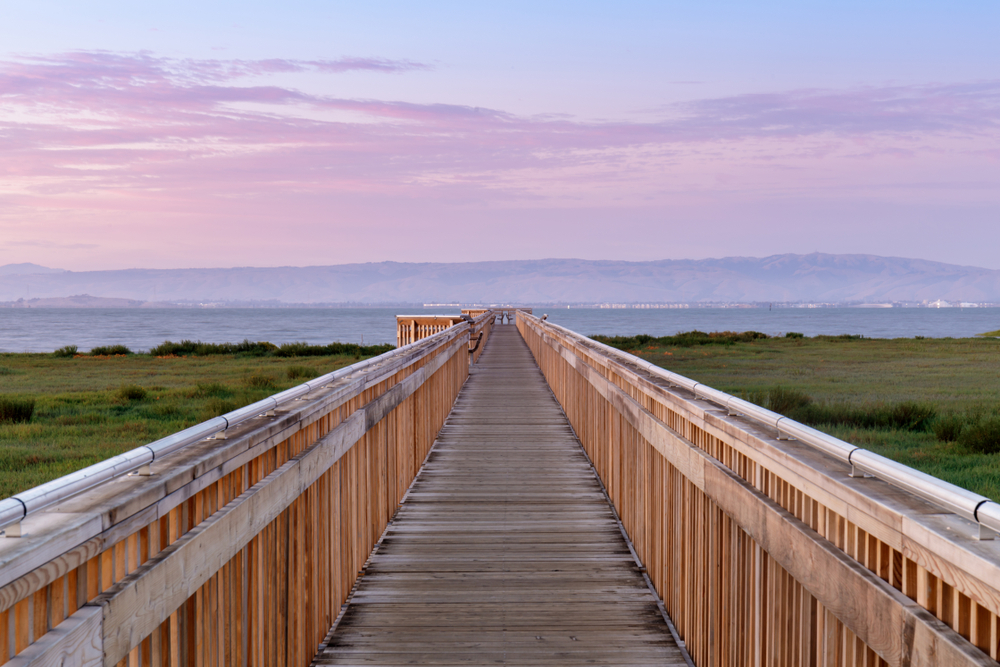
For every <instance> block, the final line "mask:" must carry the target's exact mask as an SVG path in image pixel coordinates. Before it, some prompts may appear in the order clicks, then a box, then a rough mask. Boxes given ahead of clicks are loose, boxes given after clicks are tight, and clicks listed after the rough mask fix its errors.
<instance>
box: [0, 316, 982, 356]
mask: <svg viewBox="0 0 1000 667" xmlns="http://www.w3.org/2000/svg"><path fill="white" fill-rule="evenodd" d="M453 312H454V310H452V309H448V308H440V307H439V308H429V309H420V308H405V309H401V308H315V309H311V308H302V309H291V308H288V309H285V308H281V309H263V308H262V309H236V308H233V309H225V308H218V309H214V308H212V309H196V308H190V309H189V308H183V309H162V310H159V309H134V310H133V309H56V308H53V309H41V308H39V309H14V308H10V309H7V308H4V309H0V352H51V351H52V350H54V349H56V348H58V347H62V346H63V345H76V346H78V347H79V348H80V350H81V351H86V350H89V349H90V348H92V347H95V346H97V345H111V344H118V343H121V344H124V345H127V346H129V347H130V348H132V349H133V350H148V349H149V348H150V347H152V346H154V345H158V344H160V343H162V342H163V341H165V340H174V341H179V340H182V339H192V340H201V341H204V342H209V343H224V342H237V341H241V340H243V339H244V338H249V339H250V340H266V341H270V342H272V343H275V344H281V343H289V342H295V341H306V342H308V343H314V344H319V343H330V342H332V341H341V342H348V343H361V342H364V343H368V344H372V343H395V342H396V315H397V314H421V313H423V314H436V313H446V314H452V313H453ZM546 312H547V313H548V314H549V320H550V321H552V322H555V323H556V324H560V325H562V326H564V327H567V328H569V329H572V330H574V331H578V332H580V333H583V334H598V333H601V334H612V335H614V334H620V335H634V334H640V333H647V334H652V335H656V336H664V335H668V334H674V333H677V332H679V331H690V330H691V329H700V330H702V331H727V330H728V331H746V330H751V329H752V330H754V331H763V332H764V333H767V334H783V333H786V332H788V331H799V332H801V333H804V334H806V335H807V336H815V335H819V334H830V335H837V334H861V335H864V336H870V337H873V338H910V337H913V336H927V337H935V338H943V337H948V336H951V337H956V338H958V337H965V336H974V335H976V334H978V333H983V332H986V331H994V330H997V329H1000V308H965V309H960V308H941V309H935V308H810V309H805V308H780V309H775V310H771V311H769V310H766V309H763V308H690V309H662V310H658V309H649V310H643V309H631V308H629V309H592V308H570V309H566V308H544V307H543V308H536V309H535V314H537V315H541V314H542V313H546Z"/></svg>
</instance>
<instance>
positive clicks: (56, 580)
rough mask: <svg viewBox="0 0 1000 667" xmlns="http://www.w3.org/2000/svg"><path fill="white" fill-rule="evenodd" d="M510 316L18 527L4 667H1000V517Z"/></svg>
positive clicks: (1, 521) (117, 464)
mask: <svg viewBox="0 0 1000 667" xmlns="http://www.w3.org/2000/svg"><path fill="white" fill-rule="evenodd" d="M512 311H513V315H514V318H515V320H516V326H511V325H509V324H507V325H505V324H502V323H501V317H500V315H501V314H504V313H499V312H495V311H488V312H484V313H480V314H478V316H475V317H473V315H474V313H467V314H465V317H451V316H447V317H448V318H449V319H451V320H452V321H451V322H449V323H447V324H446V323H445V322H443V321H431V322H423V323H421V322H415V321H414V319H415V318H412V317H410V318H406V317H404V318H401V320H400V321H399V324H400V332H401V343H403V345H402V346H401V347H399V348H398V349H396V350H392V351H390V352H387V353H385V354H383V355H380V356H378V357H375V358H372V359H368V360H363V361H358V363H356V364H353V365H351V366H349V367H346V368H343V369H338V370H336V371H331V372H330V373H328V374H326V375H323V376H320V377H318V378H314V379H312V380H309V381H307V382H305V383H303V384H302V385H300V386H298V387H296V388H293V389H290V390H287V391H284V392H281V393H279V394H276V395H274V396H273V397H269V398H267V399H264V400H262V401H259V402H258V403H254V404H252V405H249V406H246V407H243V408H240V409H238V410H234V411H232V412H229V413H227V414H225V415H223V416H220V417H216V418H214V419H211V420H208V421H206V422H203V423H201V424H197V425H194V426H192V427H190V428H188V429H185V430H183V431H180V432H178V433H175V434H172V435H170V436H167V437H165V438H163V439H161V440H157V441H155V442H152V443H148V444H146V445H142V446H140V447H138V448H136V449H134V450H131V451H129V452H126V453H124V454H122V455H120V456H117V457H114V458H112V459H109V460H108V461H103V462H100V463H97V464H94V465H93V466H90V467H88V468H86V469H84V470H81V471H78V472H75V473H71V474H70V475H67V476H66V477H63V478H60V479H59V480H54V481H53V482H50V483H48V484H46V485H43V486H41V487H37V488H35V489H30V490H28V491H25V492H23V493H21V494H18V495H16V496H14V497H12V498H8V499H6V500H0V528H2V529H3V530H4V531H5V535H6V537H4V538H2V539H0V665H5V666H9V667H51V666H53V665H64V666H69V665H78V666H81V667H146V666H149V667H179V666H181V665H195V666H200V667H272V666H276V667H309V665H352V664H353V665H418V664H436V665H460V664H461V665H485V664H521V665H525V664H532V665H574V664H580V665H582V664H587V665H667V666H677V667H679V666H680V665H687V666H689V667H690V666H691V665H692V664H696V665H698V667H917V666H921V665H927V666H940V667H956V666H957V667H997V666H998V664H1000V663H998V658H1000V539H998V538H997V534H1000V503H997V502H995V501H994V500H992V499H989V498H985V497H981V496H977V495H976V494H973V493H971V492H968V491H965V490H963V489H959V488H957V487H951V486H950V485H948V484H946V483H944V482H941V481H940V480H935V479H934V478H931V477H928V476H926V475H921V474H920V473H917V472H916V471H913V470H910V469H908V468H906V467H905V466H901V465H899V464H897V463H894V462H892V461H889V460H888V459H882V458H881V457H878V456H877V455H876V454H874V453H872V452H866V451H865V450H863V449H862V448H859V447H856V446H854V445H851V444H849V443H846V442H843V441H840V440H837V439H836V438H832V437H830V436H828V435H825V434H823V433H820V432H818V431H814V430H812V429H809V428H808V427H806V426H804V425H801V424H796V422H794V421H791V420H789V419H787V417H784V416H781V415H777V414H774V413H770V412H768V411H766V410H763V409H762V408H760V407H758V406H754V405H752V404H749V403H746V402H744V401H740V400H739V399H737V398H736V397H732V396H729V395H728V394H724V393H722V392H719V391H716V390H714V389H712V388H711V387H705V386H704V385H702V384H700V383H697V382H694V381H693V380H689V379H687V378H683V377H681V376H679V375H676V374H672V373H669V372H667V371H665V370H663V369H660V368H657V367H654V366H652V365H651V364H649V363H647V362H645V361H643V360H641V359H638V358H636V357H634V356H631V355H628V354H625V353H623V352H621V351H618V350H614V349H612V348H608V347H606V346H602V345H600V344H599V343H598V342H596V341H594V340H591V339H588V338H586V337H585V336H581V335H580V334H577V333H575V332H572V331H570V330H568V329H565V328H563V327H560V326H558V325H556V324H554V323H552V322H547V321H545V320H544V318H542V319H540V318H536V317H534V316H533V315H531V314H530V313H529V312H527V311H526V310H525V309H512ZM506 314H508V315H509V314H511V313H506ZM503 319H507V318H506V317H505V318H503ZM494 325H496V326H494ZM404 336H405V338H404ZM789 437H794V438H795V439H794V440H790V439H789ZM845 452H846V453H845ZM866 472H870V473H872V474H875V475H876V477H870V476H867V475H865V474H864V473H866ZM928 489H931V490H932V491H933V492H931V491H928ZM668 614H669V619H668V616H667V615H668ZM681 639H683V644H682V643H681ZM689 660H690V661H691V662H689Z"/></svg>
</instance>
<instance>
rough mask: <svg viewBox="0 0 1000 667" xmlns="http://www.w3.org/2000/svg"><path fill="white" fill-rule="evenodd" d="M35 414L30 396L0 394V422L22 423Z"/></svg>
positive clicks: (28, 420) (33, 403)
mask: <svg viewBox="0 0 1000 667" xmlns="http://www.w3.org/2000/svg"><path fill="white" fill-rule="evenodd" d="M33 414H35V401H34V400H33V399H30V398H17V397H14V396H0V424H4V423H8V424H23V423H26V422H30V421H31V415H33Z"/></svg>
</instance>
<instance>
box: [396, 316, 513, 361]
mask: <svg viewBox="0 0 1000 667" xmlns="http://www.w3.org/2000/svg"><path fill="white" fill-rule="evenodd" d="M462 313H463V314H467V313H465V311H464V310H463V311H462ZM470 317H471V318H472V321H471V322H469V324H470V326H471V330H470V336H469V352H470V354H472V362H473V363H475V362H477V361H479V355H481V354H482V353H483V348H485V347H486V341H487V340H489V337H490V332H491V331H492V330H493V324H494V322H495V321H496V313H494V312H493V311H492V310H484V311H477V314H476V315H474V316H470ZM466 322H468V320H466V319H464V318H463V317H461V316H455V315H397V316H396V344H397V346H399V347H402V346H403V345H410V344H412V343H416V342H417V341H419V340H423V339H424V338H427V337H428V336H433V335H435V334H437V333H440V332H442V331H444V330H445V329H447V328H448V327H451V326H454V325H455V324H459V323H466Z"/></svg>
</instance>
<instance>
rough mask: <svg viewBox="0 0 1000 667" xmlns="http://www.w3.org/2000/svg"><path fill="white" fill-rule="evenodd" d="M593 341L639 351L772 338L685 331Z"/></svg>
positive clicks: (758, 334) (753, 333)
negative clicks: (667, 334)
mask: <svg viewBox="0 0 1000 667" xmlns="http://www.w3.org/2000/svg"><path fill="white" fill-rule="evenodd" d="M591 338H592V339H594V340H596V341H598V342H599V343H604V344H605V345H610V346H611V347H615V348H618V349H619V350H625V351H629V350H638V349H640V348H643V347H649V346H655V347H695V346H697V345H733V344H734V343H752V342H754V341H755V340H764V339H766V338H770V336H768V335H767V334H765V333H761V332H760V331H740V332H737V331H713V332H712V333H705V332H704V331H697V330H695V331H685V332H683V333H679V334H676V335H674V336H661V337H659V338H656V337H654V336H649V335H647V334H639V335H637V336H603V335H599V334H598V335H594V336H591Z"/></svg>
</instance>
